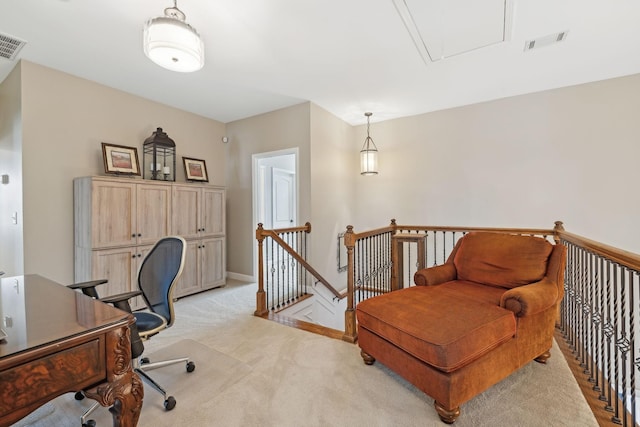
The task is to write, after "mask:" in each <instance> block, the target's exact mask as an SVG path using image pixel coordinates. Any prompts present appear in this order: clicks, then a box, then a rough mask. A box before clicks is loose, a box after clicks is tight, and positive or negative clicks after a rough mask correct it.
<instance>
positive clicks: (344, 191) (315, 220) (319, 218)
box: [310, 104, 360, 290]
mask: <svg viewBox="0 0 640 427" xmlns="http://www.w3.org/2000/svg"><path fill="white" fill-rule="evenodd" d="M354 135H355V133H354V128H353V127H352V126H350V125H349V124H347V123H345V122H343V121H342V120H340V119H338V118H337V117H335V116H334V115H332V114H330V113H329V112H327V111H326V110H323V109H322V108H320V107H318V106H317V105H315V104H311V159H312V160H311V168H310V170H311V218H310V221H311V226H312V232H311V242H312V243H311V257H310V259H311V264H312V265H313V266H314V268H315V269H316V270H317V271H318V272H320V274H322V275H323V277H324V278H325V279H327V280H328V281H329V283H331V284H332V285H333V286H334V287H336V288H337V289H338V290H341V289H342V288H343V287H346V274H345V273H338V271H337V247H338V244H337V238H338V233H341V232H344V231H345V230H346V228H347V225H349V224H351V221H352V220H353V218H354V215H355V205H354V204H353V203H352V201H353V200H354V199H355V183H356V180H355V177H356V176H359V167H360V164H359V158H358V155H357V153H355V154H354V151H353V142H352V141H353V139H354Z"/></svg>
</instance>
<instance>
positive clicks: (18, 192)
mask: <svg viewBox="0 0 640 427" xmlns="http://www.w3.org/2000/svg"><path fill="white" fill-rule="evenodd" d="M20 68H21V67H20V64H18V65H17V66H16V67H15V68H14V69H13V71H12V72H11V73H10V74H9V76H8V77H7V78H6V79H5V80H4V81H3V82H2V84H0V175H8V176H9V182H8V183H7V184H2V183H0V271H4V272H5V273H6V274H7V275H8V276H15V275H20V274H23V266H24V258H23V246H22V153H21V151H22V95H21V76H20ZM14 216H15V218H16V221H15V222H17V223H14V220H13V217H14Z"/></svg>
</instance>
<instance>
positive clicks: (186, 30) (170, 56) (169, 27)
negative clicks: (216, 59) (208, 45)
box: [144, 7, 204, 73]
mask: <svg viewBox="0 0 640 427" xmlns="http://www.w3.org/2000/svg"><path fill="white" fill-rule="evenodd" d="M165 15H166V16H161V17H158V18H154V19H150V20H149V21H147V23H146V24H145V26H144V54H145V55H147V57H148V58H149V59H151V60H152V61H153V62H155V63H156V64H158V65H159V66H161V67H163V68H166V69H168V70H171V71H178V72H183V73H189V72H193V71H198V70H199V69H201V68H202V67H203V66H204V45H203V43H202V39H200V35H199V34H198V32H197V31H196V30H195V29H194V28H193V27H192V26H191V25H189V24H187V23H186V22H185V21H184V14H183V13H182V12H181V11H180V10H179V9H177V7H173V8H167V9H165Z"/></svg>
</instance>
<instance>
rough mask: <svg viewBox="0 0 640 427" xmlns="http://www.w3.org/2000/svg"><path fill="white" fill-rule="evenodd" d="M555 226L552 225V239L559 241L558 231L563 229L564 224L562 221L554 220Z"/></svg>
mask: <svg viewBox="0 0 640 427" xmlns="http://www.w3.org/2000/svg"><path fill="white" fill-rule="evenodd" d="M554 224H555V226H554V227H553V240H554V241H555V242H556V244H557V243H560V232H561V231H564V224H563V222H562V221H556V222H555V223H554Z"/></svg>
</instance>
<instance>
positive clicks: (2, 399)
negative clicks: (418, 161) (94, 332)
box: [0, 339, 106, 414]
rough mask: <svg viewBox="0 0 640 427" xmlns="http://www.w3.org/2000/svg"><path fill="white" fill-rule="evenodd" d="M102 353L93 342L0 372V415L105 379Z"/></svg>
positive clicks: (98, 346)
mask: <svg viewBox="0 0 640 427" xmlns="http://www.w3.org/2000/svg"><path fill="white" fill-rule="evenodd" d="M104 352H105V351H104V344H103V343H102V342H101V341H100V340H99V339H96V340H93V341H89V342H87V343H84V344H80V345H78V346H76V347H72V348H70V349H68V350H65V351H62V352H60V353H56V354H53V355H50V356H44V357H42V358H40V359H37V360H34V361H31V362H28V363H25V364H22V365H20V366H16V367H15V368H12V369H8V370H6V371H3V372H0V414H5V413H9V412H10V411H15V410H16V409H19V408H21V407H23V406H24V405H25V404H26V403H27V402H34V401H36V400H37V399H46V398H50V397H51V396H55V395H59V394H62V393H65V392H68V391H77V388H78V387H77V386H78V385H80V384H82V386H83V387H88V386H89V385H91V384H94V383H96V382H99V381H101V380H103V379H105V377H106V369H105V354H104Z"/></svg>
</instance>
